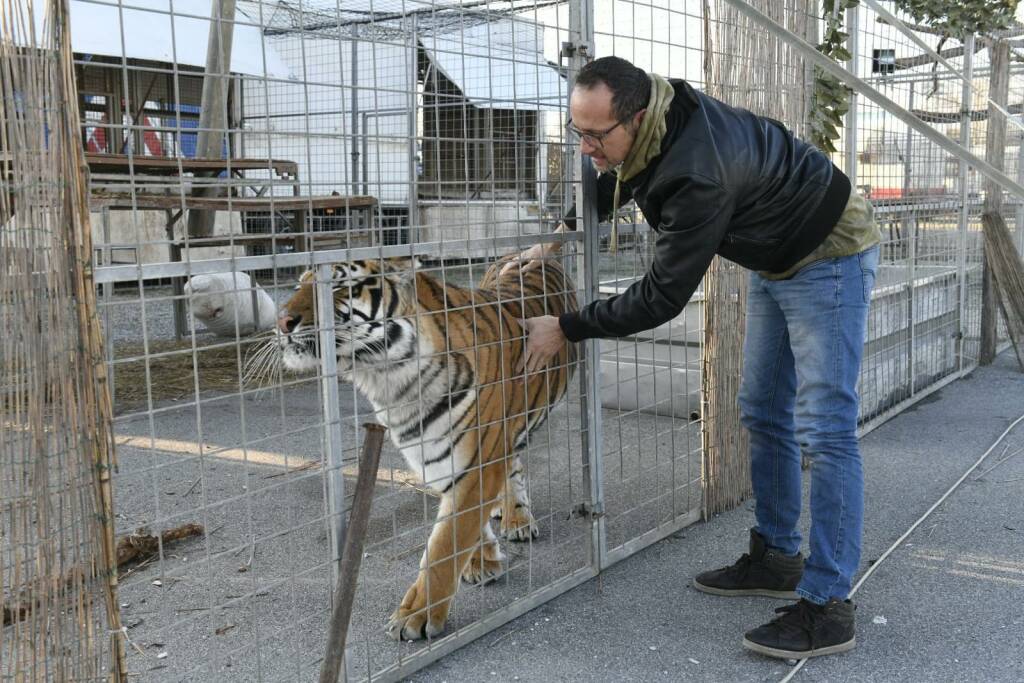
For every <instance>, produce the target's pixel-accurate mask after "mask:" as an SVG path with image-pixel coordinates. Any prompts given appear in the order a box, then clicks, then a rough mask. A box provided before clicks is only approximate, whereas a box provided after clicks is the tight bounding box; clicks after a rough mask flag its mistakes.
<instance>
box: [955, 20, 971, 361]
mask: <svg viewBox="0 0 1024 683" xmlns="http://www.w3.org/2000/svg"><path fill="white" fill-rule="evenodd" d="M964 77H965V80H964V83H963V87H962V88H961V89H960V146H961V147H963V148H964V149H968V148H969V146H970V142H971V85H970V84H971V82H972V81H973V79H974V35H973V34H971V35H969V36H967V39H966V40H965V42H964ZM969 199H970V197H969V196H968V191H967V162H966V161H964V160H963V159H961V160H960V248H959V250H958V253H957V261H958V262H957V268H956V279H957V282H958V283H959V285H960V303H959V307H958V310H959V314H960V325H959V327H960V329H959V339H958V342H959V343H958V345H957V346H958V348H957V355H958V356H959V358H960V363H959V365H960V368H959V369H960V372H963V371H964V366H965V365H966V364H965V362H964V345H965V340H966V338H967V317H968V316H967V222H968V213H969V212H968V206H967V203H968V201H969Z"/></svg>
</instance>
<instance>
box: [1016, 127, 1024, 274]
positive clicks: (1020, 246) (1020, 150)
mask: <svg viewBox="0 0 1024 683" xmlns="http://www.w3.org/2000/svg"><path fill="white" fill-rule="evenodd" d="M1018 120H1019V118H1018ZM1018 130H1019V129H1018ZM1021 154H1024V131H1021V132H1019V133H1018V134H1017V182H1018V183H1024V159H1022V158H1021ZM1015 204H1016V210H1015V211H1014V213H1015V217H1016V220H1015V226H1014V227H1015V228H1016V230H1017V253H1018V254H1021V255H1024V197H1016V199H1015Z"/></svg>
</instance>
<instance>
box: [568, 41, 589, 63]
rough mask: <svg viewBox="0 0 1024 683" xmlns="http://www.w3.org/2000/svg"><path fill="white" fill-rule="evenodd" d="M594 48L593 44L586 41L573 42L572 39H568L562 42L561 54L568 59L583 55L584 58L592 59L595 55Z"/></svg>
mask: <svg viewBox="0 0 1024 683" xmlns="http://www.w3.org/2000/svg"><path fill="white" fill-rule="evenodd" d="M592 48H593V46H592V45H591V44H590V43H588V42H586V41H581V42H579V43H573V42H571V41H568V40H566V41H563V42H562V52H561V56H562V57H564V58H566V59H571V58H572V57H583V58H584V59H590V58H592V57H593V55H594V51H593V49H592Z"/></svg>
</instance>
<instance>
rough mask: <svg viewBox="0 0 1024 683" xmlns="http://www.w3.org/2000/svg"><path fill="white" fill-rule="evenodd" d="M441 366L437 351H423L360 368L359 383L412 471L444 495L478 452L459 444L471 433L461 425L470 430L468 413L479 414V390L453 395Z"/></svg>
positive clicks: (465, 442) (469, 445)
mask: <svg viewBox="0 0 1024 683" xmlns="http://www.w3.org/2000/svg"><path fill="white" fill-rule="evenodd" d="M422 345H423V344H422V343H421V344H420V346H422ZM439 362H440V361H439V360H438V357H437V356H435V355H434V354H433V353H432V350H430V349H425V348H421V349H420V353H419V355H418V358H413V359H411V360H408V361H406V362H403V363H398V364H389V366H388V367H387V368H386V369H385V368H379V369H378V368H375V369H372V370H371V369H360V368H358V367H357V368H356V369H355V371H354V372H353V380H354V381H355V383H356V385H357V386H358V387H359V389H360V390H361V391H362V392H363V394H364V395H365V396H366V397H367V398H368V399H369V400H370V402H371V403H372V404H373V407H374V409H375V410H376V412H377V419H378V420H379V421H380V422H381V424H382V425H383V426H385V427H387V428H388V434H389V436H390V437H391V440H392V442H393V443H394V444H395V446H396V447H397V448H398V449H399V450H400V451H401V453H402V456H403V457H404V458H405V461H406V463H407V464H408V466H409V469H410V471H412V472H413V473H415V474H416V476H418V477H420V478H422V480H423V482H424V483H425V484H426V485H427V486H430V487H431V488H433V489H435V490H437V491H440V492H444V491H445V490H447V489H448V488H449V486H450V485H451V484H452V483H453V482H454V481H455V480H457V479H458V477H459V475H460V474H461V473H462V472H463V471H464V470H465V468H466V467H467V466H469V464H470V463H471V462H472V460H473V455H474V453H475V452H476V448H475V446H476V444H475V443H470V441H472V439H470V438H468V437H467V438H466V439H463V440H462V441H461V442H459V443H456V442H457V441H458V437H459V435H460V433H461V432H462V431H464V428H465V427H464V426H463V427H462V428H461V429H460V428H459V427H457V425H460V424H461V425H465V424H466V419H467V418H468V415H467V413H468V412H469V411H470V410H473V409H474V407H473V406H474V405H475V403H476V389H475V388H473V387H470V388H468V389H467V390H465V391H463V392H460V393H458V394H456V395H453V394H452V393H451V391H450V387H451V385H450V381H449V374H448V372H447V370H442V369H441V367H440V366H438V365H437V364H438V363H439ZM470 422H473V421H472V420H470Z"/></svg>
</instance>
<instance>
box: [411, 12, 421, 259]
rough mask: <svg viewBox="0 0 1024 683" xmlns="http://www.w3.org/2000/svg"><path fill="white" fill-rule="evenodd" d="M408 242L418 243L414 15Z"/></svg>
mask: <svg viewBox="0 0 1024 683" xmlns="http://www.w3.org/2000/svg"><path fill="white" fill-rule="evenodd" d="M409 22H410V23H409V61H410V64H409V241H410V242H418V241H420V240H419V235H418V233H417V232H416V226H417V225H419V223H420V219H419V196H418V195H419V188H418V185H417V169H416V134H417V131H418V129H419V125H418V121H417V119H418V117H417V115H416V107H417V84H418V82H419V38H418V37H417V35H416V15H415V14H413V15H412V16H411V17H409Z"/></svg>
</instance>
